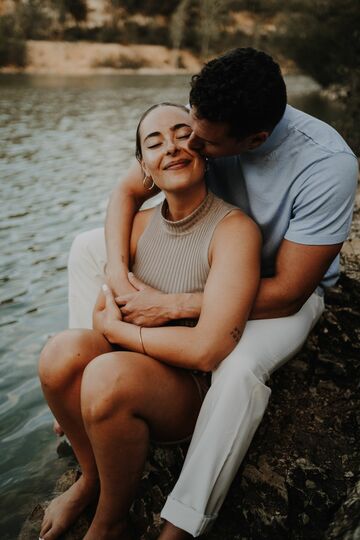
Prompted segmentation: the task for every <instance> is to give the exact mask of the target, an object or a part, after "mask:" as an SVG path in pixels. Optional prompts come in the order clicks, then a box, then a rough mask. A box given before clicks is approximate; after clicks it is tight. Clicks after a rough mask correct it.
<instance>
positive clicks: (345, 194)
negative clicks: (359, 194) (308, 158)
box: [285, 152, 358, 245]
mask: <svg viewBox="0 0 360 540" xmlns="http://www.w3.org/2000/svg"><path fill="white" fill-rule="evenodd" d="M303 176H305V180H304V181H303V183H302V185H301V188H300V189H299V192H298V194H297V196H296V197H295V200H294V204H293V207H292V213H291V217H290V222H289V227H288V229H287V231H286V233H285V239H286V240H290V241H292V242H296V243H299V244H308V245H327V244H329V245H330V244H339V243H341V242H344V241H345V240H346V238H347V236H348V234H349V231H350V226H351V219H352V212H353V207H354V200H355V193H356V186H357V180H358V163H357V159H356V158H355V156H354V155H352V154H350V153H345V152H343V153H337V154H332V155H331V156H327V157H326V158H324V159H322V160H321V161H318V162H317V163H315V164H314V165H312V167H311V168H310V169H309V170H308V171H305V173H304V175H303Z"/></svg>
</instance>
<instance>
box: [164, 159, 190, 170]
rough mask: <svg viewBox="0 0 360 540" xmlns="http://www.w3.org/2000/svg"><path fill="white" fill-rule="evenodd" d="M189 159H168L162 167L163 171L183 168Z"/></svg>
mask: <svg viewBox="0 0 360 540" xmlns="http://www.w3.org/2000/svg"><path fill="white" fill-rule="evenodd" d="M191 161H192V160H191V159H177V160H173V161H170V163H168V164H167V165H165V167H164V171H166V170H168V169H171V170H178V169H183V168H185V167H187V166H188V165H189V164H190V163H191Z"/></svg>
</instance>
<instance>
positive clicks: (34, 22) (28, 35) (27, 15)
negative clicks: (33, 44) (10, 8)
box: [14, 0, 51, 39]
mask: <svg viewBox="0 0 360 540" xmlns="http://www.w3.org/2000/svg"><path fill="white" fill-rule="evenodd" d="M15 19H16V22H15V23H14V24H15V26H18V27H19V28H20V29H21V32H22V34H23V36H24V38H25V39H47V38H48V36H49V26H50V23H51V20H50V18H49V16H48V15H47V13H46V11H45V10H44V2H42V1H41V0H28V1H27V2H24V3H23V2H20V3H18V4H17V6H16V10H15Z"/></svg>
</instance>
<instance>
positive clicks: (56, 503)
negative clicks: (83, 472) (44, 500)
mask: <svg viewBox="0 0 360 540" xmlns="http://www.w3.org/2000/svg"><path fill="white" fill-rule="evenodd" d="M97 494H98V482H97V481H92V482H88V481H86V480H85V479H84V477H83V476H80V478H79V479H78V480H77V481H76V482H75V484H73V485H72V486H71V487H70V488H69V489H68V490H67V491H65V493H62V494H61V495H60V496H59V497H56V499H54V500H53V501H51V503H50V504H49V506H48V507H47V508H46V510H45V514H44V519H43V522H42V524H41V531H40V538H41V540H55V539H56V538H58V537H59V536H60V535H61V534H63V532H65V531H66V530H67V529H68V528H69V527H70V525H72V524H73V523H74V521H75V520H76V518H77V517H79V515H80V514H81V513H82V512H83V510H85V508H86V507H87V506H88V505H89V504H90V502H91V501H92V500H93V499H94V498H95V497H96V495H97Z"/></svg>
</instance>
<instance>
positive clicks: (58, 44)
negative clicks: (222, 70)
mask: <svg viewBox="0 0 360 540" xmlns="http://www.w3.org/2000/svg"><path fill="white" fill-rule="evenodd" d="M26 50H27V53H26V56H27V64H26V66H24V67H18V66H3V67H0V74H17V75H18V74H25V75H74V76H77V75H117V74H124V75H127V74H134V73H136V74H140V75H141V74H143V75H167V74H169V75H176V74H180V75H184V74H185V75H187V74H192V73H196V72H198V71H199V70H200V68H201V65H202V63H201V62H200V60H199V59H197V58H196V57H195V56H194V55H193V54H192V53H190V52H189V51H186V50H179V51H173V50H171V49H168V48H167V47H164V46H162V45H136V44H134V45H121V44H119V43H98V42H88V41H77V42H70V41H33V40H28V41H26ZM177 63H179V64H180V66H181V67H176V64H177Z"/></svg>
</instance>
